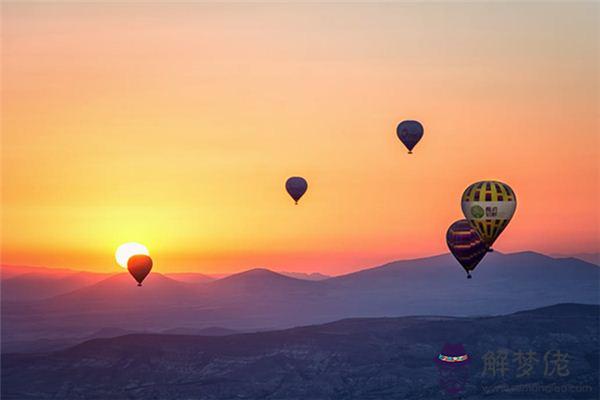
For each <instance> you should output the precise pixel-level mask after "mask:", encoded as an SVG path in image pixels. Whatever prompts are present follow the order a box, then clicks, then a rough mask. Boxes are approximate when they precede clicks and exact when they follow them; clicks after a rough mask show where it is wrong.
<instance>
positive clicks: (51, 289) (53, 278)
mask: <svg viewBox="0 0 600 400" xmlns="http://www.w3.org/2000/svg"><path fill="white" fill-rule="evenodd" d="M110 276H111V275H110V274H98V273H92V272H82V271H73V270H67V269H50V268H41V267H37V268H36V267H7V266H3V267H2V281H1V282H0V285H1V288H2V291H1V294H2V301H26V300H39V299H44V298H48V297H52V296H56V295H59V294H63V293H67V292H71V291H73V290H77V289H80V288H84V287H86V286H90V285H93V284H94V283H97V282H100V281H102V280H104V279H107V278H108V277H110Z"/></svg>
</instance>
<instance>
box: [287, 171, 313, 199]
mask: <svg viewBox="0 0 600 400" xmlns="http://www.w3.org/2000/svg"><path fill="white" fill-rule="evenodd" d="M306 189H308V183H307V182H306V179H304V178H302V177H300V176H292V177H291V178H288V180H287V181H286V182H285V190H287V192H288V194H289V195H290V196H291V197H292V199H294V201H295V202H296V204H298V200H300V198H301V197H302V196H303V195H304V193H306Z"/></svg>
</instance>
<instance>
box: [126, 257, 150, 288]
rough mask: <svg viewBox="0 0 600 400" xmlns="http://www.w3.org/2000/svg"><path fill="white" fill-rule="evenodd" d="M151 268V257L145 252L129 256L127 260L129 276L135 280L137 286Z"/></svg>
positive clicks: (140, 284)
mask: <svg viewBox="0 0 600 400" xmlns="http://www.w3.org/2000/svg"><path fill="white" fill-rule="evenodd" d="M151 269H152V259H151V258H150V257H149V256H147V255H145V254H138V255H135V256H131V257H130V258H129V260H127V270H129V273H130V274H131V276H133V277H134V279H135V280H136V281H137V283H138V286H142V282H143V281H144V279H145V278H146V276H148V274H149V273H150V270H151Z"/></svg>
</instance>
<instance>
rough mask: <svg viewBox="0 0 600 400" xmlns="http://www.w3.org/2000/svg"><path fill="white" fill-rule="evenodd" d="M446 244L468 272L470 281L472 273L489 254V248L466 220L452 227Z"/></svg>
mask: <svg viewBox="0 0 600 400" xmlns="http://www.w3.org/2000/svg"><path fill="white" fill-rule="evenodd" d="M446 243H447V244H448V248H449V249H450V252H451V253H452V255H453V256H454V257H455V258H456V259H457V260H458V262H459V263H460V265H462V267H463V268H464V269H465V271H467V278H469V279H470V278H471V271H473V270H474V269H475V267H476V266H477V264H479V262H480V261H481V260H482V259H483V257H484V256H485V254H486V253H487V246H486V245H485V243H484V242H483V240H481V238H480V237H479V234H478V233H477V232H476V231H475V229H473V227H472V226H471V224H470V223H469V221H467V220H466V219H461V220H458V221H456V222H454V223H453V224H452V225H450V227H449V228H448V232H446Z"/></svg>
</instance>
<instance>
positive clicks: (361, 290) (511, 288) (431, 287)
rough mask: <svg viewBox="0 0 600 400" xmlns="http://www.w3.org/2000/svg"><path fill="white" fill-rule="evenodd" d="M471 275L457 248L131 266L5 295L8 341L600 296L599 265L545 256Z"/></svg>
mask: <svg viewBox="0 0 600 400" xmlns="http://www.w3.org/2000/svg"><path fill="white" fill-rule="evenodd" d="M473 275H474V277H473V279H470V280H467V279H466V276H465V274H464V271H462V269H461V268H460V266H459V265H458V263H457V262H456V261H455V260H454V259H453V258H452V257H451V256H449V255H441V256H436V257H429V258H424V259H417V260H407V261H399V262H394V263H390V264H387V265H384V266H381V267H376V268H371V269H368V270H363V271H359V272H356V273H352V274H348V275H344V276H340V277H334V278H330V279H327V280H323V281H318V282H315V281H308V280H302V279H295V278H290V277H287V276H284V275H282V274H278V273H275V272H272V271H269V270H265V269H255V270H250V271H246V272H243V273H240V274H235V275H231V276H228V277H226V278H223V279H219V280H216V281H213V282H208V283H205V284H201V285H199V284H189V283H183V282H178V281H175V280H173V279H169V278H167V277H164V276H162V275H160V274H156V273H152V274H150V275H149V276H148V278H147V279H146V281H145V282H144V286H143V287H137V286H136V285H135V282H134V281H133V279H132V278H131V277H130V276H128V275H127V274H120V275H117V276H114V277H111V278H109V279H107V280H104V281H102V282H99V283H96V284H94V285H92V286H89V287H85V288H82V289H78V290H76V291H73V292H71V293H68V294H63V295H59V296H56V297H53V298H50V299H45V300H43V301H29V302H2V336H3V341H14V340H38V339H42V338H45V339H55V338H60V337H63V336H64V335H69V336H77V337H81V336H83V335H88V334H91V333H93V332H94V331H97V330H99V329H101V328H103V327H106V326H114V327H119V328H122V329H128V330H133V331H153V332H160V331H163V330H165V329H172V328H175V327H186V328H190V329H203V328H207V327H211V326H219V327H223V328H227V329H233V330H241V331H245V332H248V331H256V330H265V329H277V328H286V327H291V326H298V325H308V324H314V323H323V322H327V321H332V320H336V319H341V318H348V317H384V316H402V315H453V316H473V315H492V314H505V313H510V312H515V311H518V310H521V309H524V308H534V307H542V306H545V305H549V304H555V303H563V302H578V303H589V304H598V303H600V300H599V293H600V288H599V285H600V268H598V267H597V266H595V265H592V264H589V263H586V262H583V261H581V260H577V259H554V258H551V257H547V256H544V255H541V254H537V253H532V252H524V253H515V254H501V253H498V252H494V253H491V254H488V255H487V256H486V258H485V259H484V260H483V262H482V263H481V264H480V266H479V267H478V268H477V269H476V270H475V272H474V274H473Z"/></svg>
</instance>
